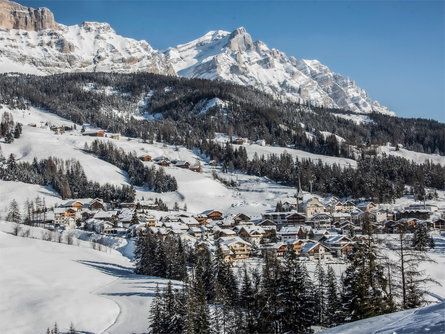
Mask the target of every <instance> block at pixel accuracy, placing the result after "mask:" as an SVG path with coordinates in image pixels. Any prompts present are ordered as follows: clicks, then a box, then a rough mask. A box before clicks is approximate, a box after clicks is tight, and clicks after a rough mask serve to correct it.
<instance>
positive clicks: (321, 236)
mask: <svg viewBox="0 0 445 334" xmlns="http://www.w3.org/2000/svg"><path fill="white" fill-rule="evenodd" d="M311 232H312V234H313V236H312V238H313V239H315V240H317V241H323V240H325V239H326V238H327V237H328V236H329V235H330V233H329V231H328V230H312V231H311Z"/></svg>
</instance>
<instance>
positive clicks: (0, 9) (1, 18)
mask: <svg viewBox="0 0 445 334" xmlns="http://www.w3.org/2000/svg"><path fill="white" fill-rule="evenodd" d="M0 27H4V28H7V29H22V30H28V31H39V30H43V29H54V30H57V29H58V24H57V23H56V22H55V21H54V15H53V13H51V11H50V10H49V9H48V8H38V9H33V8H28V7H24V6H22V5H19V4H18V3H15V2H9V1H1V2H0Z"/></svg>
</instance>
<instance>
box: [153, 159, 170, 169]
mask: <svg viewBox="0 0 445 334" xmlns="http://www.w3.org/2000/svg"><path fill="white" fill-rule="evenodd" d="M156 163H157V164H158V165H159V166H164V167H168V166H170V160H168V159H161V160H158V161H156Z"/></svg>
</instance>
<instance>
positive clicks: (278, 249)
mask: <svg viewBox="0 0 445 334" xmlns="http://www.w3.org/2000/svg"><path fill="white" fill-rule="evenodd" d="M286 250H287V243H285V242H281V241H280V242H277V243H274V244H267V245H264V246H262V247H261V253H262V255H263V256H266V253H267V252H274V253H276V255H277V257H283V256H284V253H285V252H286Z"/></svg>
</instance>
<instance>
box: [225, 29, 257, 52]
mask: <svg viewBox="0 0 445 334" xmlns="http://www.w3.org/2000/svg"><path fill="white" fill-rule="evenodd" d="M227 46H228V47H229V48H230V49H231V50H232V51H246V50H249V49H251V48H252V47H253V41H252V37H251V36H250V35H249V34H248V33H247V31H246V29H245V28H244V27H239V28H238V29H236V30H234V31H233V32H232V33H231V34H230V36H229V41H228V43H227Z"/></svg>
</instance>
